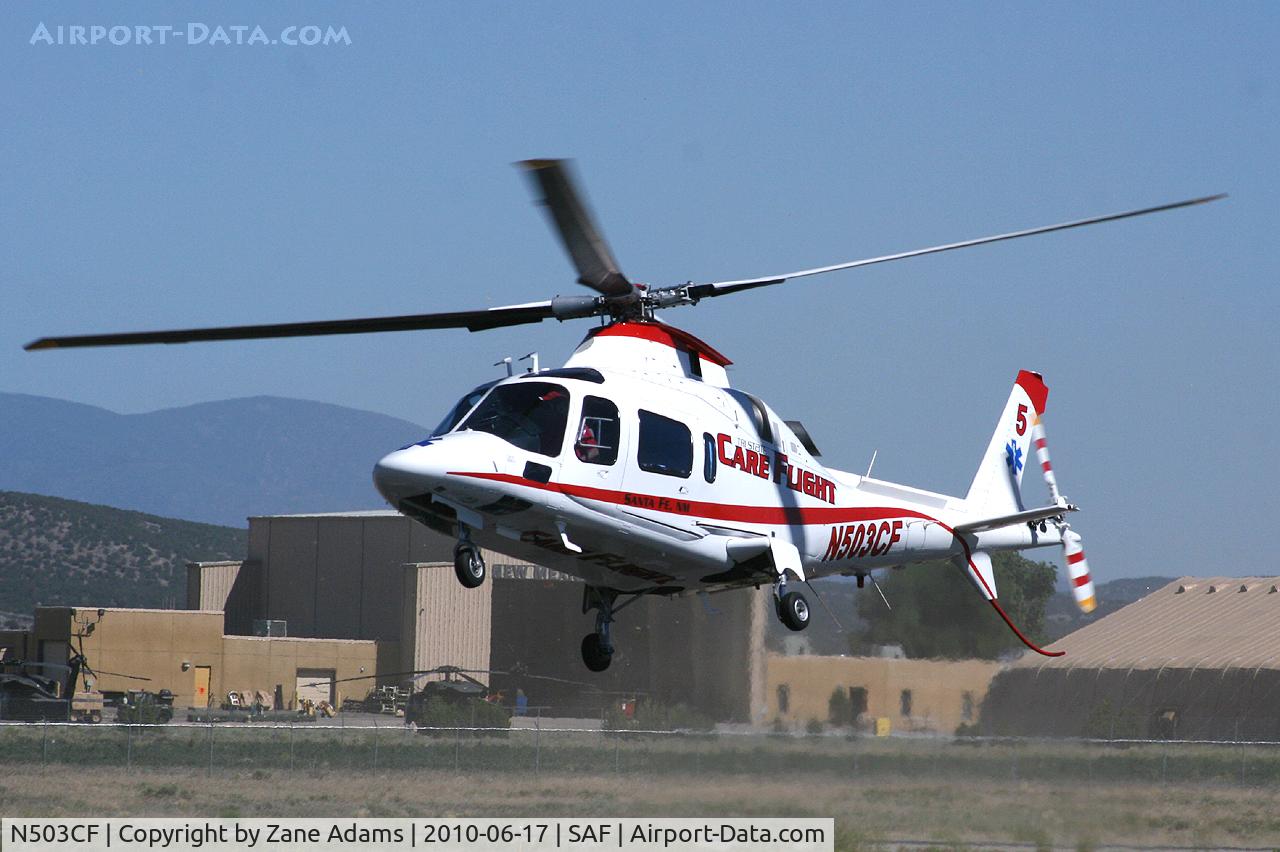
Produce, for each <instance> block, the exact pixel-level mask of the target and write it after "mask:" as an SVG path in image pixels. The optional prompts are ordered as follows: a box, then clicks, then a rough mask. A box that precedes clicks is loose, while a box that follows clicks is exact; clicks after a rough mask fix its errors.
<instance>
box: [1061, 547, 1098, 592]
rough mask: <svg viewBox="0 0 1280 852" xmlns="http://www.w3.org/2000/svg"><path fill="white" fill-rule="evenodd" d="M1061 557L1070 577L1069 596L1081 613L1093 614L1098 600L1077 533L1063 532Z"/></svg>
mask: <svg viewBox="0 0 1280 852" xmlns="http://www.w3.org/2000/svg"><path fill="white" fill-rule="evenodd" d="M1062 555H1063V556H1064V557H1066V560H1067V574H1068V576H1070V577H1071V594H1072V595H1074V596H1075V599H1076V606H1078V607H1080V611H1081V612H1093V611H1094V609H1095V608H1097V606H1098V598H1097V596H1096V594H1095V593H1094V590H1093V578H1092V577H1091V576H1089V561H1088V560H1087V559H1085V558H1084V546H1083V545H1082V544H1081V543H1080V536H1079V534H1078V533H1075V532H1072V531H1071V530H1064V531H1063V533H1062Z"/></svg>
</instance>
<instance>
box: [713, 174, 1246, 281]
mask: <svg viewBox="0 0 1280 852" xmlns="http://www.w3.org/2000/svg"><path fill="white" fill-rule="evenodd" d="M1226 197H1227V194H1226V193H1225V192H1224V193H1220V194H1218V195H1206V196H1204V197H1203V198H1192V199H1189V200H1187V201H1175V202H1173V203H1172V204H1161V205H1159V206H1158V207H1144V208H1142V209H1141V210H1126V211H1125V212H1123V213H1111V214H1109V215H1106V216H1093V217H1091V218H1089V219H1077V220H1075V221H1073V222H1062V223H1060V224H1057V225H1045V226H1043V227H1040V228H1028V229H1026V230H1023V231H1010V232H1009V233H1007V234H996V235H995V236H991V237H979V238H978V239H976V240H964V241H962V242H958V243H947V244H945V245H940V246H930V247H929V248H922V249H914V250H912V251H903V252H898V253H897V254H886V255H882V256H880V257H868V258H865V259H863V260H851V261H849V262H848V263H836V264H833V265H831V266H817V267H814V268H813V269H801V270H800V271H798V272H787V273H784V274H782V275H771V276H767V277H765V278H743V279H740V280H737V281H715V282H712V283H709V284H694V285H692V286H690V287H689V289H688V293H689V296H691V297H692V298H694V299H705V298H709V297H711V296H724V295H727V294H729V293H736V292H738V291H740V290H750V289H753V288H755V287H767V286H769V285H770V284H781V283H782V282H783V281H786V280H788V279H791V278H803V277H804V276H806V275H821V274H822V273H824V272H836V271H837V270H841V269H855V268H857V267H859V266H871V265H872V264H875V263H887V262H889V261H891V260H903V259H905V258H908V257H919V256H920V255H924V254H937V253H938V252H943V251H951V250H952V249H960V248H968V247H970V246H980V245H984V244H986V243H998V242H1001V241H1003V240H1016V239H1018V238H1019V237H1030V236H1033V235H1035V234H1048V233H1051V232H1052V231H1065V230H1068V229H1070V228H1082V227H1084V226H1085V225H1097V224H1099V223H1101V222H1114V221H1116V220H1117V219H1130V218H1132V217H1134V216H1145V215H1147V214H1148V213H1160V212H1163V211H1165V210H1177V209H1178V208H1179V207H1191V206H1193V205H1196V204H1207V203H1209V202H1210V201H1217V200H1218V199H1220V198H1226Z"/></svg>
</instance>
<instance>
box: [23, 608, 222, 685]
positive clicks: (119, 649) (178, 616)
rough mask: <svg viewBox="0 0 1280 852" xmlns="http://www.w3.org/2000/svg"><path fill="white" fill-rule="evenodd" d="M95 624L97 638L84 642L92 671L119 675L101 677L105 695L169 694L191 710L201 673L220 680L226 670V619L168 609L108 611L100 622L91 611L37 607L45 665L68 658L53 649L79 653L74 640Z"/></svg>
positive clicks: (218, 614) (38, 637)
mask: <svg viewBox="0 0 1280 852" xmlns="http://www.w3.org/2000/svg"><path fill="white" fill-rule="evenodd" d="M90 623H92V624H93V625H94V627H93V632H92V634H91V635H89V636H87V637H85V639H84V653H85V657H87V658H88V660H89V665H90V666H91V667H92V668H93V669H94V670H96V671H101V672H117V673H119V674H111V675H108V674H102V675H100V677H99V678H98V681H97V683H96V684H95V686H96V687H97V688H98V689H99V690H101V691H104V692H125V691H127V690H130V689H150V690H159V689H161V688H163V689H169V690H172V692H173V694H174V705H175V706H178V707H186V706H188V705H189V704H191V703H192V701H193V700H194V694H195V678H196V669H197V668H198V667H201V666H208V667H209V668H210V671H211V673H212V674H213V675H214V676H216V673H217V672H218V671H219V670H220V669H221V668H222V613H221V612H208V611H191V610H166V609H108V610H104V612H103V615H102V617H101V618H98V616H97V610H96V609H92V608H88V607H79V608H75V607H38V608H37V609H36V623H35V638H36V642H37V644H39V643H44V647H45V656H46V661H51V659H50V658H51V657H53V656H59V655H61V654H65V651H58V652H53V651H51V650H50V647H51V645H60V644H63V643H65V644H66V646H67V647H69V648H71V649H74V646H75V644H76V643H75V639H74V638H73V637H74V635H75V634H76V633H77V632H84V630H85V629H86V627H87V625H88V624H90ZM64 660H65V656H64V657H63V658H62V659H61V660H58V662H62V661H64ZM184 663H185V664H186V669H185V670H184V669H183V664H184ZM120 675H134V676H136V677H146V678H150V681H141V680H132V679H129V678H125V677H121V676H120Z"/></svg>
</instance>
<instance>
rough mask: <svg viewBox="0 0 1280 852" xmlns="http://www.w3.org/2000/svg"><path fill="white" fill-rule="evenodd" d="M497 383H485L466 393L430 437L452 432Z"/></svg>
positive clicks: (432, 431)
mask: <svg viewBox="0 0 1280 852" xmlns="http://www.w3.org/2000/svg"><path fill="white" fill-rule="evenodd" d="M497 383H498V382H497V381H492V382H487V383H485V384H483V385H481V386H480V387H478V388H476V389H475V390H473V391H471V392H470V393H468V394H467V395H466V396H464V397H463V398H462V399H460V400H458V404H457V405H455V406H454V407H453V408H451V409H449V413H448V414H446V415H445V418H444V419H443V420H441V421H440V425H439V426H437V427H436V428H434V429H432V430H431V435H430V437H432V438H436V437H439V436H440V435H444V434H447V433H449V432H452V431H453V427H455V426H457V425H458V424H459V423H460V422H461V421H462V418H464V417H466V416H467V415H468V414H470V413H471V409H473V408H475V407H476V403H477V402H479V401H480V398H481V397H483V396H484V395H485V394H486V393H488V392H489V388H491V387H493V386H494V385H496V384H497Z"/></svg>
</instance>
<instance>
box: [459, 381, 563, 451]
mask: <svg viewBox="0 0 1280 852" xmlns="http://www.w3.org/2000/svg"><path fill="white" fill-rule="evenodd" d="M568 420H569V391H567V390H565V389H564V388H563V387H561V386H560V385H553V384H551V383H550V382H536V381H521V382H518V383H515V384H509V385H501V386H499V387H496V388H494V389H493V391H492V392H491V393H490V394H489V396H487V397H486V398H485V400H484V402H482V403H480V405H479V406H478V407H477V408H476V410H475V411H473V412H471V415H470V416H469V417H468V418H467V419H466V420H465V421H464V422H463V424H462V428H463V429H473V430H475V431H477V432H488V433H489V434H491V435H497V436H498V437H499V438H501V439H502V440H504V441H506V442H507V443H509V444H514V445H515V446H517V447H519V448H520V449H522V450H528V451H529V452H531V453H539V454H540V455H544V456H558V455H560V447H561V445H562V444H563V443H564V432H565V426H566V425H567V424H568Z"/></svg>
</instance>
